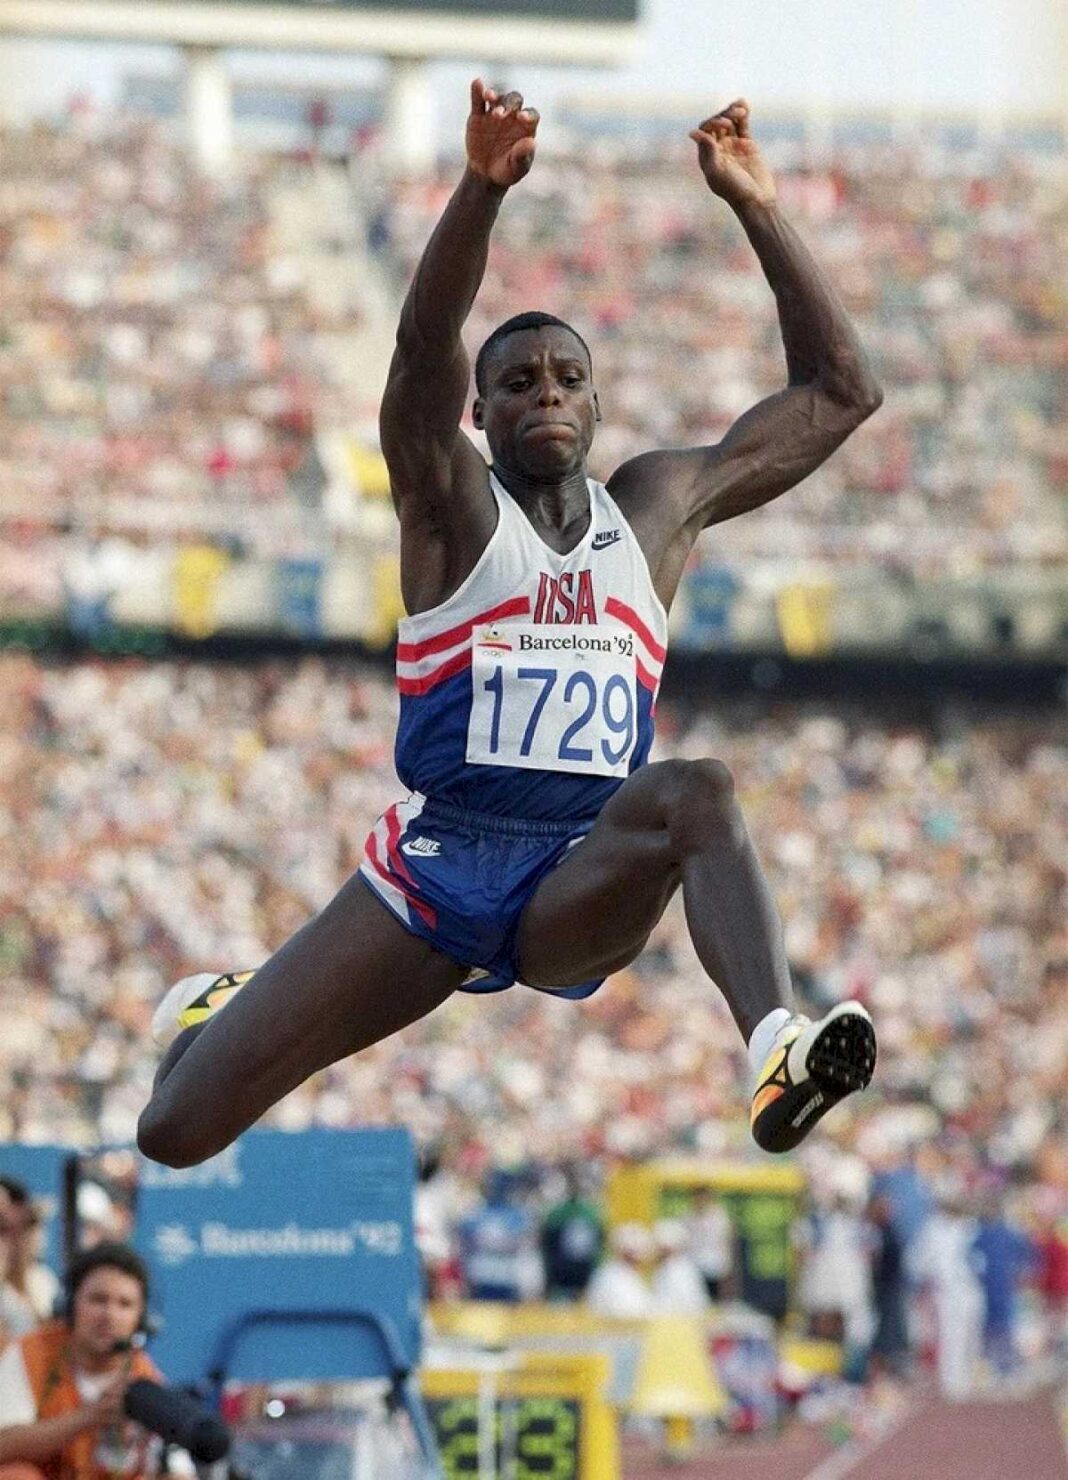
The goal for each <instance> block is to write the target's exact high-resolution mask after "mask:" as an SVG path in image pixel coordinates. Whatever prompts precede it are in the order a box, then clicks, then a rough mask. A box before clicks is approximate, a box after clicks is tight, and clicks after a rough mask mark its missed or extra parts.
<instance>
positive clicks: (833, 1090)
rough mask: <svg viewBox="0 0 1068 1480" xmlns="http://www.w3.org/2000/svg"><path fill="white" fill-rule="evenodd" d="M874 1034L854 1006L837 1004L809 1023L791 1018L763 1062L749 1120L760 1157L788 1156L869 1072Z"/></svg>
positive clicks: (862, 1011) (864, 1014)
mask: <svg viewBox="0 0 1068 1480" xmlns="http://www.w3.org/2000/svg"><path fill="white" fill-rule="evenodd" d="M875 1051H876V1050H875V1029H874V1028H873V1026H872V1021H871V1018H870V1017H869V1016H868V1013H867V1011H866V1009H865V1008H863V1007H862V1006H861V1005H860V1003H859V1002H840V1003H839V1004H838V1006H837V1007H832V1008H831V1010H830V1012H829V1013H828V1014H827V1016H826V1017H823V1018H820V1019H819V1021H818V1022H815V1023H813V1022H811V1021H810V1020H809V1019H808V1018H806V1017H792V1018H790V1020H789V1021H788V1022H786V1023H784V1024H783V1026H782V1027H781V1028H780V1029H779V1031H778V1033H777V1034H776V1035H775V1041H774V1043H773V1044H772V1048H771V1052H770V1053H769V1054H768V1056H767V1058H766V1059H765V1060H764V1067H763V1068H762V1069H761V1071H760V1078H759V1079H758V1081H757V1087H756V1090H755V1091H754V1093H753V1103H752V1109H751V1111H750V1116H749V1124H750V1128H751V1130H752V1132H753V1140H754V1141H755V1142H756V1143H757V1145H758V1146H759V1147H761V1149H762V1150H764V1151H776V1152H778V1151H792V1150H793V1149H794V1147H795V1146H797V1145H799V1144H800V1142H801V1141H803V1140H804V1138H805V1137H806V1136H807V1135H808V1133H809V1131H810V1130H811V1129H812V1127H813V1126H814V1125H816V1124H818V1122H819V1121H821V1120H822V1119H823V1117H824V1116H825V1115H826V1114H827V1111H828V1110H832V1109H833V1108H834V1106H835V1105H837V1104H838V1103H839V1101H841V1100H844V1099H845V1097H846V1095H851V1094H853V1093H854V1092H855V1091H856V1090H859V1089H864V1088H866V1086H867V1085H868V1084H870V1083H871V1077H872V1074H873V1073H874V1072H875Z"/></svg>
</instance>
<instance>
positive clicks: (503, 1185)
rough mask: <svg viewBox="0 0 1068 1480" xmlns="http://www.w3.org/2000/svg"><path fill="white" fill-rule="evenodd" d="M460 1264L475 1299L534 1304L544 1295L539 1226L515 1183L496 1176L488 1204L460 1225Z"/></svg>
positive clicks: (488, 1187) (507, 1177) (489, 1188)
mask: <svg viewBox="0 0 1068 1480" xmlns="http://www.w3.org/2000/svg"><path fill="white" fill-rule="evenodd" d="M460 1262H461V1266H462V1268H463V1274H464V1281H465V1283H466V1285H467V1294H468V1296H469V1298H470V1299H471V1300H506V1301H517V1300H529V1299H532V1298H533V1297H534V1296H535V1295H537V1294H540V1261H539V1259H538V1256H537V1247H536V1243H535V1237H534V1223H533V1219H532V1218H531V1216H530V1214H529V1213H528V1212H527V1210H526V1209H525V1208H524V1207H522V1206H520V1203H519V1198H518V1188H517V1186H516V1179H515V1177H514V1176H512V1175H511V1174H510V1173H507V1172H502V1171H494V1172H491V1173H490V1174H489V1176H488V1178H487V1183H486V1193H485V1201H484V1203H483V1205H482V1206H481V1207H480V1208H476V1209H475V1211H474V1212H473V1213H471V1214H469V1216H468V1217H467V1218H465V1219H464V1221H463V1222H462V1223H461V1225H460Z"/></svg>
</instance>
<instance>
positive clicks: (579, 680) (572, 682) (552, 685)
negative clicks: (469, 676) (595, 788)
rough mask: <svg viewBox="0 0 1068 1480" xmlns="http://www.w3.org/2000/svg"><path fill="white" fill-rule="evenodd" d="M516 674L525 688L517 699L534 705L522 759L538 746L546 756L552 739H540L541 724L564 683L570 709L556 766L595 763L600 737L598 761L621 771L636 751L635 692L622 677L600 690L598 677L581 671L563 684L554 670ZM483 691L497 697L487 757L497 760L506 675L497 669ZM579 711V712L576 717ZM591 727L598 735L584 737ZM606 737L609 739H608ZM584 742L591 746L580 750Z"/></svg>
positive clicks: (612, 678)
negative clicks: (621, 765) (627, 757)
mask: <svg viewBox="0 0 1068 1480" xmlns="http://www.w3.org/2000/svg"><path fill="white" fill-rule="evenodd" d="M513 674H514V682H515V684H517V685H522V686H523V688H522V689H516V698H517V699H518V697H519V695H520V693H523V692H525V693H526V695H527V697H528V701H532V707H531V710H530V713H529V715H528V717H527V722H526V727H525V729H524V730H523V734H522V737H521V738H520V741H519V756H520V757H522V758H526V757H528V756H530V755H531V753H532V751H534V749H535V746H537V752H538V753H540V752H542V751H543V748H544V747H545V744H546V739H549V737H542V736H539V735H538V724H539V721H540V720H541V718H542V715H543V714H544V712H545V706H546V704H547V703H548V702H549V697H550V695H551V694H553V692H554V690H555V689H556V686H557V684H558V683H559V682H560V681H561V680H563V684H564V688H563V695H562V700H563V704H564V705H565V706H567V711H568V716H569V719H570V722H569V723H568V724H567V726H566V727H565V729H564V730H563V733H562V734H561V735H560V740H559V744H558V745H557V747H556V751H555V758H556V759H557V760H558V761H568V762H571V763H576V762H579V763H581V762H586V763H588V764H589V763H594V745H595V744H597V743H598V737H600V738H599V747H600V756H599V757H598V761H600V759H601V757H603V760H604V761H605V762H607V764H608V765H610V766H617V765H618V764H619V763H620V761H622V759H623V757H624V756H625V755H627V754H628V752H629V751H630V750H631V748H632V747H633V745H634V737H635V708H634V691H633V688H632V686H631V685H630V684H629V683H628V682H627V680H626V679H625V678H624V677H623V676H622V675H621V674H619V673H611V674H609V675H608V676H607V678H606V679H605V681H604V683H603V686H600V687H599V686H598V682H597V679H596V677H595V676H594V674H592V673H588V672H586V671H584V670H582V669H579V670H578V671H577V672H574V673H570V674H568V675H567V678H566V679H563V675H562V674H561V673H560V672H559V671H558V670H557V669H555V668H516V669H515V670H513ZM511 677H512V675H510V678H511ZM512 686H513V685H512V683H511V682H510V683H509V685H508V687H509V688H510V689H511V688H512ZM483 687H484V688H485V689H487V690H488V691H489V693H490V694H491V695H492V696H493V711H492V716H491V719H490V736H489V751H490V754H491V755H498V754H499V753H500V749H501V714H502V711H503V709H504V704H505V675H504V670H503V669H502V668H500V667H497V668H494V670H493V672H492V674H491V675H490V677H489V678H487V679H486V680H485V682H484V684H483ZM559 704H560V699H559V698H557V699H556V701H555V705H556V707H557V708H558V706H559ZM576 706H577V708H578V712H577V713H574V710H575V707H576ZM591 724H592V726H593V729H594V731H595V733H593V734H587V735H584V734H583V732H584V731H586V730H587V729H588V728H589V727H590V726H591ZM605 731H607V732H608V733H607V734H605V733H604V732H605ZM583 739H585V740H587V741H589V742H591V743H588V744H580V743H579V742H580V741H581V740H583ZM549 746H550V755H548V756H546V761H547V762H548V764H549V765H551V763H552V762H551V756H552V754H553V753H552V751H551V739H549ZM506 763H507V762H506Z"/></svg>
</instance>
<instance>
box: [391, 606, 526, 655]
mask: <svg viewBox="0 0 1068 1480" xmlns="http://www.w3.org/2000/svg"><path fill="white" fill-rule="evenodd" d="M529 611H530V597H529V596H512V597H509V599H508V600H507V601H500V602H498V603H497V605H496V606H491V607H490V608H489V609H488V610H487V611H484V612H479V613H478V615H477V616H475V617H470V618H469V619H468V620H467V621H466V622H460V623H459V625H458V626H456V627H450V628H449V629H448V631H446V632H439V633H438V634H437V636H436V637H425V638H424V639H423V641H422V642H398V644H397V662H398V663H415V662H417V661H418V660H419V659H420V658H425V657H427V656H429V654H431V653H441V652H444V651H445V649H446V648H451V647H455V646H456V644H457V643H458V642H463V641H464V639H465V638H468V637H470V636H471V629H472V628H473V627H476V626H477V625H478V623H479V622H494V621H496V620H497V618H498V617H517V616H519V615H520V613H522V612H529Z"/></svg>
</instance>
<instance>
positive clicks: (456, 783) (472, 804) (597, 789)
mask: <svg viewBox="0 0 1068 1480" xmlns="http://www.w3.org/2000/svg"><path fill="white" fill-rule="evenodd" d="M637 689H638V740H637V744H636V745H635V747H634V753H633V755H632V756H631V758H630V770H631V771H636V770H637V769H638V767H639V766H643V765H644V764H645V762H646V761H647V760H648V759H649V751H650V749H651V748H652V744H653V733H654V728H655V726H654V721H653V696H652V694H651V693H650V692H649V690H648V689H647V688H645V687H644V686H643V685H642V684H638V686H637ZM470 717H471V670H470V669H469V668H467V669H464V671H463V672H461V673H457V674H455V675H454V676H453V677H452V678H447V679H444V680H443V681H442V682H441V683H439V684H436V685H435V686H434V687H433V688H432V689H430V690H429V691H428V692H427V693H425V694H418V695H416V694H402V695H401V700H400V723H399V725H398V727H397V743H396V749H395V752H394V759H395V763H396V767H397V775H398V776H399V777H400V779H401V781H402V782H403V783H404V785H405V786H407V787H408V789H409V790H410V791H419V792H422V794H423V795H424V796H425V797H433V798H434V799H435V800H437V801H441V802H448V803H450V804H451V805H452V806H454V807H464V808H467V809H469V810H471V811H474V812H488V813H490V814H491V815H493V816H496V817H524V818H528V819H529V820H531V821H535V822H541V821H545V820H549V819H556V818H567V819H572V818H573V819H574V820H575V821H576V822H582V821H585V820H587V819H590V818H593V817H596V815H597V814H598V812H600V810H601V808H602V807H603V806H604V804H605V802H607V800H608V798H609V797H610V796H611V795H612V793H613V792H614V791H616V790H617V789H618V788H619V787H620V786H621V785H622V782H623V777H621V776H580V775H575V774H573V773H571V772H567V771H534V770H526V769H521V768H519V767H515V766H474V765H470V764H468V761H467V726H468V721H469V720H470Z"/></svg>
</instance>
